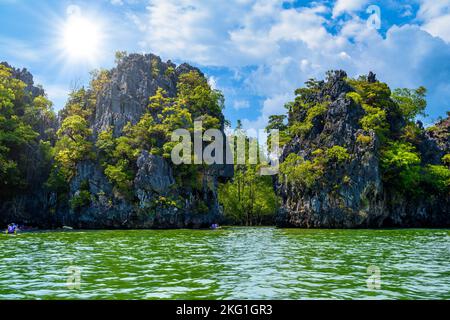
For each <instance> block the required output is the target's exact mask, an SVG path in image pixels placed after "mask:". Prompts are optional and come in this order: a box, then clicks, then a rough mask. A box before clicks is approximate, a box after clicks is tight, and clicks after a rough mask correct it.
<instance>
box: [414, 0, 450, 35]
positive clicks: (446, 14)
mask: <svg viewBox="0 0 450 320" xmlns="http://www.w3.org/2000/svg"><path fill="white" fill-rule="evenodd" d="M417 16H418V18H419V19H421V20H423V22H424V24H423V25H422V28H423V29H424V30H425V31H427V32H429V33H430V34H432V35H433V36H436V37H440V38H442V39H443V40H445V41H446V42H448V43H450V32H449V30H450V0H440V1H422V3H421V6H420V9H419V12H418V13H417Z"/></svg>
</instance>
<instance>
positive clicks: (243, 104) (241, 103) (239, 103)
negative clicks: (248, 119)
mask: <svg viewBox="0 0 450 320" xmlns="http://www.w3.org/2000/svg"><path fill="white" fill-rule="evenodd" d="M233 108H234V109H236V110H240V109H247V108H250V103H249V102H248V101H247V100H236V101H234V103H233Z"/></svg>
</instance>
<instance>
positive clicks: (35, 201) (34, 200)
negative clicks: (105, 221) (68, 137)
mask: <svg viewBox="0 0 450 320" xmlns="http://www.w3.org/2000/svg"><path fill="white" fill-rule="evenodd" d="M0 64H2V65H3V66H5V67H7V68H8V69H10V70H11V76H12V78H15V79H18V80H21V81H22V82H23V83H25V89H24V92H25V93H26V94H25V95H24V97H23V103H24V104H32V102H33V100H34V99H35V98H36V97H39V96H45V91H44V89H43V88H42V87H40V86H36V85H35V83H34V79H33V75H32V74H31V73H30V72H29V71H28V70H27V69H17V68H14V67H12V66H11V65H9V64H8V63H6V62H1V63H0ZM29 122H30V126H31V127H33V129H34V130H35V131H36V133H37V137H36V141H39V140H44V141H48V140H52V137H53V135H54V132H55V131H56V129H57V121H56V119H54V118H52V117H49V116H48V115H46V114H44V113H43V112H36V114H35V115H34V118H33V119H32V120H30V121H29ZM23 153H24V154H23V157H24V158H26V159H29V160H30V165H29V166H28V167H27V169H26V172H25V174H24V180H25V181H24V186H23V187H22V188H21V189H20V190H11V191H12V192H11V194H10V195H8V196H7V197H6V198H3V197H1V196H0V223H1V224H7V223H10V222H12V221H16V222H23V223H27V224H30V225H37V224H39V223H41V222H42V221H48V220H49V219H51V217H49V212H48V206H49V193H48V191H47V190H45V188H44V187H43V185H44V184H45V182H46V179H47V177H48V173H49V171H50V168H51V164H50V162H49V161H48V159H46V158H45V157H46V156H45V155H44V154H43V153H42V152H41V150H39V148H37V147H36V146H32V147H31V146H30V147H29V148H27V149H25V150H23Z"/></svg>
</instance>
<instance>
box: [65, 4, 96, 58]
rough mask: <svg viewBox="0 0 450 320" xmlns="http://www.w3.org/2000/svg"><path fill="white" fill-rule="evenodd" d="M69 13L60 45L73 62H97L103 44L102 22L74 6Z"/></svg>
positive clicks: (66, 56)
mask: <svg viewBox="0 0 450 320" xmlns="http://www.w3.org/2000/svg"><path fill="white" fill-rule="evenodd" d="M75 8H77V7H75ZM67 13H68V17H67V20H66V21H65V22H64V23H63V25H62V28H61V35H60V38H61V39H60V47H61V48H62V50H63V52H64V56H65V58H66V59H67V60H69V61H70V62H72V63H75V62H86V63H90V64H93V63H95V61H96V60H97V59H98V58H99V55H100V51H101V50H100V49H101V46H102V38H103V37H102V28H101V24H100V23H99V22H95V21H94V20H93V19H92V18H89V17H87V16H83V15H82V14H81V11H80V10H79V9H77V10H74V8H72V10H68V12H67Z"/></svg>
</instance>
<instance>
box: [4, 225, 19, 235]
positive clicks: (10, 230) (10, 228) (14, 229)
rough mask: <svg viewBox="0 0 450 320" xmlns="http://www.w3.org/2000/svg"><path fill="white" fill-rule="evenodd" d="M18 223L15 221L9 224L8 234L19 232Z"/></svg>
mask: <svg viewBox="0 0 450 320" xmlns="http://www.w3.org/2000/svg"><path fill="white" fill-rule="evenodd" d="M17 229H18V228H17V225H16V224H15V223H11V224H8V230H6V233H7V234H16V233H17Z"/></svg>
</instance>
